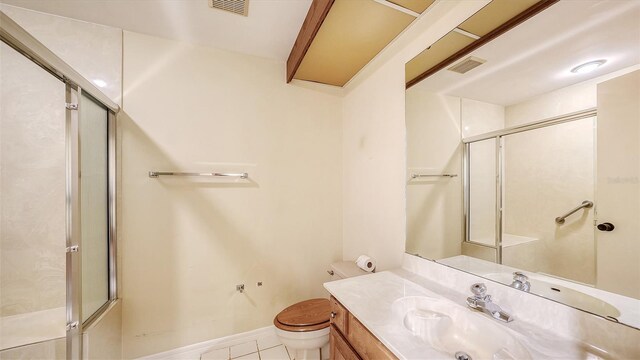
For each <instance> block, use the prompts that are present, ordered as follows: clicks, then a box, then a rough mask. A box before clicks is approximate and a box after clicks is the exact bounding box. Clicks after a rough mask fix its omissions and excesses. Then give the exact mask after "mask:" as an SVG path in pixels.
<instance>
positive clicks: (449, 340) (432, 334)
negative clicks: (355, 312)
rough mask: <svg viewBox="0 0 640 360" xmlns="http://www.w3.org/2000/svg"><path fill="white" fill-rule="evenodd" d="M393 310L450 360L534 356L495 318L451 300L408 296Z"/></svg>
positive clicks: (519, 359) (508, 359)
mask: <svg viewBox="0 0 640 360" xmlns="http://www.w3.org/2000/svg"><path fill="white" fill-rule="evenodd" d="M392 311H393V315H394V317H395V318H397V319H398V320H399V321H401V322H402V324H403V325H404V327H405V328H406V329H407V330H408V331H410V332H411V333H412V334H413V336H416V337H418V338H419V339H420V340H422V341H424V342H425V343H427V344H429V345H430V346H431V347H433V348H434V349H436V350H438V351H441V352H444V353H445V354H448V355H450V356H451V359H456V358H460V359H465V357H464V356H468V357H467V358H468V359H473V360H480V359H488V360H516V359H517V360H527V359H531V356H530V354H529V352H528V351H527V350H526V348H525V347H524V346H523V345H522V344H521V343H520V342H519V341H518V340H517V339H516V338H515V337H514V336H513V335H511V334H510V333H509V331H507V330H506V329H505V328H503V327H502V326H501V325H499V324H498V323H497V322H496V321H495V320H492V319H489V318H487V317H485V316H483V315H481V314H479V313H474V312H473V311H472V310H469V309H467V308H465V307H463V306H460V305H457V304H454V303H453V302H451V301H448V300H444V299H436V298H429V297H423V296H408V297H404V298H401V299H398V300H396V301H395V302H394V303H393V305H392Z"/></svg>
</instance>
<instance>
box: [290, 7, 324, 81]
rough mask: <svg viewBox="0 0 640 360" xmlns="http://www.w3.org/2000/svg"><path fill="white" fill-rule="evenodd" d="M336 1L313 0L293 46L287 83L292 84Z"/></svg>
mask: <svg viewBox="0 0 640 360" xmlns="http://www.w3.org/2000/svg"><path fill="white" fill-rule="evenodd" d="M334 1H335V0H313V2H312V3H311V7H310V8H309V12H307V17H306V18H305V19H304V22H303V23H302V27H301V28H300V32H299V33H298V37H297V38H296V42H295V43H294V44H293V48H292V49H291V53H290V54H289V58H288V59H287V83H289V82H291V80H292V79H293V76H294V75H295V74H296V71H297V70H298V67H300V64H301V63H302V59H304V56H305V55H306V54H307V50H309V46H311V43H312V42H313V39H314V38H315V37H316V34H318V30H320V26H322V23H323V22H324V19H325V18H326V17H327V14H328V13H329V10H331V6H333V3H334Z"/></svg>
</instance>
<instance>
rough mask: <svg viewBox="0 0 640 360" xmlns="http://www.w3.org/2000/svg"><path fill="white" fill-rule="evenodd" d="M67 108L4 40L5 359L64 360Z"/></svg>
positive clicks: (55, 86) (1, 330) (0, 280)
mask: <svg viewBox="0 0 640 360" xmlns="http://www.w3.org/2000/svg"><path fill="white" fill-rule="evenodd" d="M64 103H65V86H64V84H63V83H62V82H61V81H59V80H58V79H56V78H54V77H53V76H51V74H49V73H47V72H46V71H44V70H43V69H41V68H40V67H38V66H37V65H35V64H34V63H32V62H31V61H30V60H28V59H27V58H25V57H24V56H22V55H21V54H19V53H17V52H16V51H15V50H13V49H12V48H10V47H8V46H7V45H5V44H4V43H2V42H0V350H3V349H7V348H13V349H12V350H6V351H2V353H1V354H0V357H2V358H5V357H6V358H13V357H15V358H49V359H53V358H60V359H62V358H64V357H65V347H64V341H63V340H62V341H60V340H59V341H55V340H53V339H60V338H64V336H65V324H66V314H65V304H66V276H65V265H66V260H65V247H66V228H65V223H66V222H65V210H66V199H65V196H66V189H65V188H66V165H65V161H66V149H65V108H64ZM30 343H37V344H34V345H30V346H24V345H27V344H30Z"/></svg>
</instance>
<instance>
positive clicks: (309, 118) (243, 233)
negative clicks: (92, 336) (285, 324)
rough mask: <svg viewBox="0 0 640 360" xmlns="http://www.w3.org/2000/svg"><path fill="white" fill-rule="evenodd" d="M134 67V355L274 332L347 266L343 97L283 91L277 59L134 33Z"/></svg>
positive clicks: (125, 190) (128, 296)
mask: <svg viewBox="0 0 640 360" xmlns="http://www.w3.org/2000/svg"><path fill="white" fill-rule="evenodd" d="M124 54H125V56H124V104H123V105H124V108H123V109H124V113H125V114H124V115H123V117H122V119H121V120H122V123H121V126H122V132H123V134H122V146H123V154H124V156H123V159H122V176H123V181H122V182H123V184H122V188H121V191H122V196H123V198H122V211H123V214H122V215H123V220H122V222H121V223H120V226H121V230H122V237H121V239H120V251H121V252H122V257H123V258H122V271H123V286H122V299H123V329H124V339H123V341H124V356H125V357H127V358H131V357H137V356H141V355H146V354H151V353H156V352H160V351H164V350H169V349H173V348H176V347H179V346H184V345H187V344H192V343H196V342H200V341H204V340H209V339H213V338H218V337H221V336H225V335H230V334H234V333H239V332H243V331H248V330H252V329H255V328H259V327H262V326H268V325H271V324H272V321H273V317H274V316H275V315H276V314H277V312H279V311H280V310H282V309H283V308H285V307H286V306H288V305H291V304H292V303H294V302H296V301H300V300H303V299H308V298H311V297H317V296H324V291H323V288H322V283H323V282H324V281H327V280H328V279H329V275H328V274H327V272H326V269H327V267H328V265H329V264H330V263H331V262H333V261H336V260H340V259H341V257H342V251H341V236H342V226H341V224H342V214H341V210H340V209H341V183H340V182H341V179H342V169H341V149H340V146H341V132H342V129H341V114H340V107H341V98H340V97H339V96H335V95H332V94H329V93H324V92H322V91H314V90H309V89H305V88H301V87H297V86H296V85H293V84H286V83H285V82H284V78H285V73H284V70H285V66H284V64H283V63H281V62H277V61H273V60H266V59H261V58H256V57H250V56H246V55H238V54H234V53H230V52H225V51H219V50H214V49H211V48H204V47H198V46H192V45H189V44H186V43H180V42H175V41H169V40H164V39H160V38H155V37H150V36H145V35H140V34H136V33H130V32H125V36H124ZM154 169H155V170H185V171H212V170H222V171H224V170H227V171H247V172H248V173H249V175H250V181H236V180H232V179H224V180H197V179H185V178H160V179H151V178H149V177H148V176H147V172H148V171H150V170H154ZM258 281H262V282H263V286H262V287H257V286H256V283H257V282H258ZM236 284H245V286H246V291H245V293H243V294H240V293H238V292H236V290H235V288H236Z"/></svg>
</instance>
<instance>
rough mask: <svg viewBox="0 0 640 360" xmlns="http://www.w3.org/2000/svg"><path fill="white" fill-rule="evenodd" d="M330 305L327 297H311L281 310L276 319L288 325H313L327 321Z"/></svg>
mask: <svg viewBox="0 0 640 360" xmlns="http://www.w3.org/2000/svg"><path fill="white" fill-rule="evenodd" d="M330 314H331V305H330V303H329V300H328V299H311V300H306V301H301V302H299V303H296V304H293V305H291V306H289V307H288V308H286V309H284V310H282V311H281V312H280V313H279V314H278V316H276V320H277V321H278V322H279V323H281V324H283V325H288V326H300V327H304V326H314V325H319V324H322V323H325V322H328V321H329V315H330Z"/></svg>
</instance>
